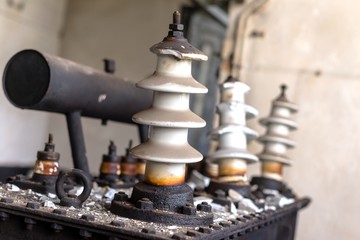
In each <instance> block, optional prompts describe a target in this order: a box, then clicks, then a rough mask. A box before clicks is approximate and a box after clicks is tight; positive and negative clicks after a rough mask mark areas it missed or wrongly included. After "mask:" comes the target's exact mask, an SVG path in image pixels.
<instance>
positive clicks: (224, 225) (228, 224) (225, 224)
mask: <svg viewBox="0 0 360 240" xmlns="http://www.w3.org/2000/svg"><path fill="white" fill-rule="evenodd" d="M219 224H220V226H223V227H230V225H231V224H230V223H229V222H226V221H223V222H220V223H219Z"/></svg>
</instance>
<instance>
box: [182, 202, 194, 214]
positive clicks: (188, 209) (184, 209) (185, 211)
mask: <svg viewBox="0 0 360 240" xmlns="http://www.w3.org/2000/svg"><path fill="white" fill-rule="evenodd" d="M182 213H183V214H185V215H196V208H195V207H193V206H191V205H190V206H188V204H187V205H185V206H183V207H182Z"/></svg>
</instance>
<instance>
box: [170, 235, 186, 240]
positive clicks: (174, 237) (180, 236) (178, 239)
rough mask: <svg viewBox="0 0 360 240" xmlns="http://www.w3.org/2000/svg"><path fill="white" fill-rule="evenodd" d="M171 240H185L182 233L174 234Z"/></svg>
mask: <svg viewBox="0 0 360 240" xmlns="http://www.w3.org/2000/svg"><path fill="white" fill-rule="evenodd" d="M171 238H172V239H176V240H185V239H186V235H184V234H183V233H175V234H174V235H172V237H171Z"/></svg>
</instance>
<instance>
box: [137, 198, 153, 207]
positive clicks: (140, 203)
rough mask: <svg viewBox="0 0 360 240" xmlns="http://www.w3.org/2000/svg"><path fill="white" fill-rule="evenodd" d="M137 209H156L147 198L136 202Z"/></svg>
mask: <svg viewBox="0 0 360 240" xmlns="http://www.w3.org/2000/svg"><path fill="white" fill-rule="evenodd" d="M136 207H137V208H139V209H142V210H152V209H153V208H154V204H153V202H152V201H150V200H149V199H147V198H142V199H140V200H139V201H137V202H136Z"/></svg>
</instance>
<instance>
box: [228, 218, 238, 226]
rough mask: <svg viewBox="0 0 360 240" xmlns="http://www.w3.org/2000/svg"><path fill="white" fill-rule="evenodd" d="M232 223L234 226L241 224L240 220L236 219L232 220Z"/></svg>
mask: <svg viewBox="0 0 360 240" xmlns="http://www.w3.org/2000/svg"><path fill="white" fill-rule="evenodd" d="M230 222H231V223H232V224H234V225H238V224H240V221H239V220H235V219H231V220H230Z"/></svg>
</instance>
